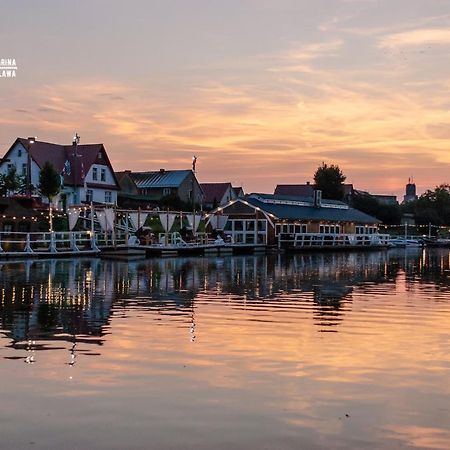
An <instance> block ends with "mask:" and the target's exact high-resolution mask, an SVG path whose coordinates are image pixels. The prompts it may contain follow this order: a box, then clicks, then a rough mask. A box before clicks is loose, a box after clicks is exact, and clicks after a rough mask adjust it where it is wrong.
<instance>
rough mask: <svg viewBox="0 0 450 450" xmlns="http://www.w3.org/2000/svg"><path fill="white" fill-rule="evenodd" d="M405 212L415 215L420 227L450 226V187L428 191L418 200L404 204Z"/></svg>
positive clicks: (440, 187) (442, 185)
mask: <svg viewBox="0 0 450 450" xmlns="http://www.w3.org/2000/svg"><path fill="white" fill-rule="evenodd" d="M403 211H404V212H408V213H413V214H414V216H415V218H416V223H417V224H419V225H427V224H429V223H431V224H433V225H450V185H448V184H441V185H440V186H436V188H435V189H434V190H428V191H427V192H425V193H424V194H422V195H421V196H420V197H419V198H418V199H417V200H415V201H412V202H408V203H406V204H404V205H403Z"/></svg>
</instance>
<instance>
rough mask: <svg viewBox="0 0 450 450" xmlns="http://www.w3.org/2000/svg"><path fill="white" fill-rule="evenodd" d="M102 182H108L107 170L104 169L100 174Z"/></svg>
mask: <svg viewBox="0 0 450 450" xmlns="http://www.w3.org/2000/svg"><path fill="white" fill-rule="evenodd" d="M100 180H101V181H106V170H105V169H102V170H101V172H100Z"/></svg>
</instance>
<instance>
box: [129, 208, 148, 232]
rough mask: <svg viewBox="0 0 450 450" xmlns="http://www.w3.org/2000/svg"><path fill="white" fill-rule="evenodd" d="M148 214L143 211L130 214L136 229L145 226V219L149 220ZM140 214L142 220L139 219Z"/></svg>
mask: <svg viewBox="0 0 450 450" xmlns="http://www.w3.org/2000/svg"><path fill="white" fill-rule="evenodd" d="M148 214H149V213H143V212H141V213H130V214H129V217H130V222H131V225H133V227H134V229H135V230H137V229H139V227H140V226H141V227H143V226H144V224H145V221H146V220H147V217H148ZM139 215H140V216H141V217H140V220H139Z"/></svg>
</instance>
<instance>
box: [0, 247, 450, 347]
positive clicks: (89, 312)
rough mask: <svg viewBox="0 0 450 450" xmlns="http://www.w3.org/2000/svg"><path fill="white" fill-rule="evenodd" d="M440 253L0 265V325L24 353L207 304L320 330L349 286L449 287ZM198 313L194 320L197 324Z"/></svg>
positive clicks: (368, 289)
mask: <svg viewBox="0 0 450 450" xmlns="http://www.w3.org/2000/svg"><path fill="white" fill-rule="evenodd" d="M443 254H444V253H438V252H435V253H433V254H431V255H430V254H427V253H426V252H425V253H423V252H422V251H420V252H418V253H416V254H409V256H408V258H406V256H405V255H406V254H405V252H404V251H397V252H396V251H395V250H392V251H390V252H361V253H357V252H351V253H305V254H296V255H292V256H286V255H281V254H279V255H268V256H266V255H261V256H236V257H224V258H173V259H170V258H169V259H152V260H148V261H145V262H130V263H123V262H115V261H103V260H98V259H78V260H45V261H43V260H41V261H39V260H38V261H36V260H34V261H31V260H29V261H24V262H20V263H9V262H4V263H3V262H2V263H0V286H2V288H1V289H0V329H1V330H2V332H1V333H2V334H3V335H5V336H6V337H7V338H8V339H9V340H10V341H11V346H12V347H14V348H20V349H23V348H24V346H26V345H27V344H26V343H27V341H28V340H29V339H32V340H35V341H36V342H37V344H36V346H35V350H39V349H41V348H45V349H47V350H48V349H51V348H55V349H56V348H61V344H59V345H55V342H57V341H58V342H60V343H62V342H66V343H67V342H68V343H70V344H72V343H73V342H74V340H75V337H76V341H77V342H80V341H82V342H84V343H85V345H89V346H90V345H94V346H98V345H101V344H102V343H103V340H104V339H105V335H106V334H108V333H114V326H115V322H114V319H115V316H116V315H118V316H120V318H122V319H123V318H124V317H126V316H127V315H128V314H124V313H126V312H129V311H131V310H134V311H136V310H137V311H139V315H141V316H142V315H144V314H149V315H154V317H155V318H156V319H157V320H158V322H159V323H161V320H165V321H167V322H170V321H173V320H175V321H178V323H179V324H181V326H183V327H185V328H186V330H189V329H191V328H192V326H193V322H194V311H195V310H197V311H198V310H199V309H201V308H202V307H203V306H204V305H206V307H207V308H209V307H211V306H213V307H218V306H220V307H221V308H225V311H222V312H224V313H225V314H226V311H227V310H228V309H229V310H230V311H241V310H243V309H245V310H246V311H247V312H251V314H252V315H253V317H254V318H256V317H257V316H258V315H259V314H260V313H261V311H263V314H268V315H271V314H278V313H280V311H287V310H289V311H291V312H292V313H294V312H296V313H298V314H299V315H301V317H304V316H305V315H306V316H310V317H312V318H313V320H314V323H315V324H316V325H317V326H318V327H320V329H321V331H322V329H332V327H335V328H336V325H338V324H339V323H340V322H341V321H342V320H344V318H345V316H346V315H347V314H350V313H351V305H352V302H353V296H354V292H355V291H357V292H358V293H359V294H367V296H368V298H370V295H371V293H373V292H377V291H379V286H377V285H379V284H381V283H383V284H385V285H386V286H385V287H384V289H383V290H384V292H388V291H389V290H390V289H392V290H394V289H396V278H397V276H398V275H399V273H401V274H402V276H405V277H406V281H408V280H414V283H410V284H409V285H408V284H407V288H408V289H414V288H416V286H418V283H423V288H424V289H428V288H429V284H430V282H433V283H435V284H436V285H438V286H440V290H441V291H443V292H444V291H448V290H449V289H450V286H449V280H448V278H447V276H446V274H447V271H448V270H449V267H450V265H449V264H450V262H449V259H448V257H445V258H443V257H442V255H443ZM446 256H448V252H447V254H446ZM404 274H405V275H404ZM419 288H420V287H419ZM230 300H231V301H230ZM252 308H254V310H253V311H251V309H252ZM130 316H131V314H130ZM201 317H202V314H196V316H195V324H196V325H197V326H198V325H201V322H200V323H199V320H200V321H201ZM203 317H205V316H203ZM130 320H131V319H130ZM137 326H139V323H137ZM200 328H201V327H199V328H198V329H200Z"/></svg>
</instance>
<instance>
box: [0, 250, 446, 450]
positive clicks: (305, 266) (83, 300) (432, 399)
mask: <svg viewBox="0 0 450 450" xmlns="http://www.w3.org/2000/svg"><path fill="white" fill-rule="evenodd" d="M449 274H450V258H449V252H448V250H447V251H444V250H442V251H430V252H428V251H422V250H417V251H404V250H394V251H387V252H375V253H336V254H334V253H329V254H303V255H294V256H286V255H269V256H242V257H226V258H186V259H154V260H148V261H145V262H132V263H124V262H112V261H102V260H98V259H80V260H74V261H67V260H53V261H43V260H42V261H39V260H38V261H31V260H29V261H22V262H1V263H0V344H1V345H0V380H1V383H0V396H1V398H2V420H1V421H0V435H1V436H2V445H1V446H2V448H3V447H4V448H29V446H30V442H33V448H39V449H49V448H55V449H56V448H92V449H107V448H108V449H111V448H118V449H119V448H149V443H151V444H152V445H151V447H152V448H158V449H163V450H165V449H173V448H183V449H196V450H202V449H205V450H206V449H211V448H235V449H248V448H271V449H272V448H274V449H277V450H278V449H295V448H308V449H309V448H311V449H328V448H358V449H359V448H369V449H377V450H378V449H392V448H400V447H401V448H435V449H436V448H442V449H445V448H447V445H446V444H447V442H449V441H450V428H449V425H448V424H449V423H450V409H449V404H450V387H449V386H450V383H449V382H448V381H449V379H450V358H449V354H448V342H450V331H449V330H450V293H449V286H450V283H449V278H448V275H449ZM24 363H26V364H24ZM48 417H51V419H48ZM23 423H26V424H27V426H26V427H24V426H23ZM50 423H51V425H52V426H53V427H54V428H55V429H57V430H58V432H57V433H49V432H48V430H49V424H50Z"/></svg>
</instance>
